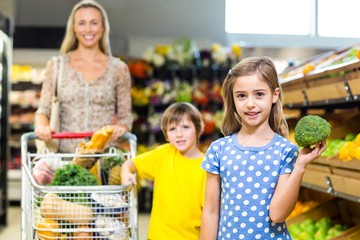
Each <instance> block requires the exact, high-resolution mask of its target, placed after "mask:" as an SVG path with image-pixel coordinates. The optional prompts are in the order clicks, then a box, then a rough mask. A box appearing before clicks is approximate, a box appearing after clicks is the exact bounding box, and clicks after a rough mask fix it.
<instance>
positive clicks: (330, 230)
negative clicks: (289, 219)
mask: <svg viewBox="0 0 360 240" xmlns="http://www.w3.org/2000/svg"><path fill="white" fill-rule="evenodd" d="M346 229H347V227H346V226H344V225H342V224H339V223H333V222H332V221H331V219H330V218H328V217H323V218H321V219H319V220H317V221H314V220H312V219H306V220H304V221H303V222H301V223H293V224H291V225H290V226H289V232H290V235H291V237H292V239H293V240H311V239H314V240H315V239H316V240H327V239H332V238H333V237H336V236H338V235H340V234H341V233H343V232H344V231H345V230H346Z"/></svg>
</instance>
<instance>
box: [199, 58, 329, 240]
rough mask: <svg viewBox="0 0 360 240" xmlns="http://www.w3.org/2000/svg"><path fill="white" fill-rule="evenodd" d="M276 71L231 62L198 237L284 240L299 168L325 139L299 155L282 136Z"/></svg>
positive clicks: (263, 61)
mask: <svg viewBox="0 0 360 240" xmlns="http://www.w3.org/2000/svg"><path fill="white" fill-rule="evenodd" d="M277 76H278V75H277V72H276V69H275V66H274V64H273V63H272V61H271V60H270V59H269V58H267V57H251V58H247V59H244V60H242V61H241V62H239V63H238V64H237V65H236V66H235V67H234V68H233V69H231V70H230V71H229V73H228V75H227V77H226V78H225V80H224V83H223V87H222V91H223V98H224V106H225V115H224V119H223V122H222V129H221V130H222V133H223V134H224V136H225V137H223V138H220V139H218V140H216V141H214V142H213V143H212V144H211V146H210V147H209V148H208V150H207V152H206V154H205V158H204V161H203V163H202V165H201V166H202V168H203V169H204V170H206V171H207V183H206V194H205V204H204V210H203V216H202V224H201V234H200V239H202V240H212V239H291V237H290V234H289V232H288V230H287V227H286V224H285V219H286V217H287V216H288V215H289V214H290V213H291V211H292V210H293V208H294V206H295V203H296V201H297V198H298V193H299V189H300V184H301V180H302V176H303V174H304V171H305V167H306V165H307V164H308V163H310V162H311V161H312V160H314V159H315V158H317V157H318V156H320V154H321V153H322V152H323V151H324V150H325V148H326V142H325V141H323V142H321V143H318V144H317V145H316V147H315V148H313V149H310V148H304V149H303V150H301V152H300V153H299V151H298V148H297V146H296V145H295V144H293V143H291V142H290V141H289V140H287V139H286V137H287V136H288V127H287V124H286V121H285V118H284V114H283V111H282V102H281V100H282V94H281V87H280V85H279V82H278V77H277Z"/></svg>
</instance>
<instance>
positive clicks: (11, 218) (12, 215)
mask: <svg viewBox="0 0 360 240" xmlns="http://www.w3.org/2000/svg"><path fill="white" fill-rule="evenodd" d="M148 223H149V214H147V213H141V214H139V240H145V239H146V235H147V227H148ZM0 239H14V240H17V239H21V208H20V207H17V206H10V207H9V209H8V226H7V227H6V228H4V229H2V230H0Z"/></svg>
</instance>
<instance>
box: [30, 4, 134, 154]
mask: <svg viewBox="0 0 360 240" xmlns="http://www.w3.org/2000/svg"><path fill="white" fill-rule="evenodd" d="M109 31H110V27H109V22H108V17H107V14H106V12H105V10H104V9H103V7H102V6H101V5H99V3H97V2H96V1H94V0H83V1H80V2H78V3H77V4H76V5H75V6H74V7H73V9H72V12H71V14H70V17H69V19H68V22H67V28H66V34H65V38H64V41H63V43H62V46H61V50H60V52H61V56H60V57H59V58H58V59H59V62H60V61H62V62H63V72H62V73H61V74H60V75H61V76H62V78H61V79H57V81H58V82H59V85H58V87H57V95H58V97H59V100H60V131H61V132H89V131H96V130H99V129H100V128H102V127H103V126H106V125H113V126H114V133H113V135H112V138H113V139H117V138H119V137H120V136H122V135H123V134H124V133H125V132H126V131H130V130H131V127H132V121H133V119H132V115H131V97H130V87H131V78H130V73H129V69H128V66H127V65H126V64H125V63H124V62H122V61H121V60H119V59H118V58H115V57H112V56H111V50H110V43H109ZM58 65H59V64H58ZM53 66H54V64H53V61H48V63H47V66H46V70H45V78H44V81H43V86H42V91H41V97H40V105H39V108H38V110H37V111H36V115H35V133H36V134H37V136H38V137H39V138H40V139H42V140H49V139H51V133H52V131H53V129H50V127H49V116H50V111H51V98H52V93H53V88H54V86H53ZM115 116H116V122H114V117H115ZM79 141H83V140H74V139H72V140H62V141H60V147H59V148H60V152H73V151H74V150H75V148H76V147H77V145H78V143H79Z"/></svg>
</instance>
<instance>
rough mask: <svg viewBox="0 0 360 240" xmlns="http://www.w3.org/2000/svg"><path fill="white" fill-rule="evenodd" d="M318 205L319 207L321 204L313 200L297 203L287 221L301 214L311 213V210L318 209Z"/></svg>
mask: <svg viewBox="0 0 360 240" xmlns="http://www.w3.org/2000/svg"><path fill="white" fill-rule="evenodd" d="M317 205H319V202H317V201H313V200H309V201H297V202H296V205H295V208H294V210H293V211H292V212H291V213H290V215H289V216H288V217H287V219H290V218H292V217H295V216H297V215H299V214H302V213H305V212H307V211H309V210H310V209H312V208H314V207H316V206H317Z"/></svg>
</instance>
